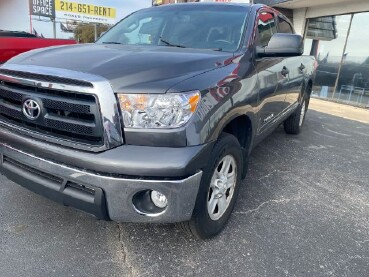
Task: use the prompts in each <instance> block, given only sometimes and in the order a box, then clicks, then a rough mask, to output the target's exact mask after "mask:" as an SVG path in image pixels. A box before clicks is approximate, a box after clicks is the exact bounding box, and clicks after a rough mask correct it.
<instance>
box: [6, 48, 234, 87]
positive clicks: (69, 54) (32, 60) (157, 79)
mask: <svg viewBox="0 0 369 277" xmlns="http://www.w3.org/2000/svg"><path fill="white" fill-rule="evenodd" d="M232 57H233V53H226V52H219V51H211V50H197V49H186V48H176V47H165V46H155V47H151V46H128V45H110V44H109V45H102V44H84V45H75V46H62V47H51V48H45V49H42V50H35V51H31V52H28V53H24V54H22V55H20V56H17V57H15V58H13V59H11V60H10V61H9V63H10V64H18V65H37V66H46V67H53V68H62V69H68V70H73V71H78V72H84V73H90V74H94V75H99V76H102V77H104V78H106V79H107V80H109V81H110V83H111V85H112V87H113V90H114V91H115V92H140V93H163V92H165V91H167V90H168V89H169V88H171V87H172V86H174V85H175V84H177V83H179V82H181V81H184V80H186V79H188V78H191V77H194V76H196V75H199V74H202V73H204V72H207V71H210V70H212V69H215V68H217V67H221V66H224V65H226V64H227V63H229V62H230V61H231V60H232Z"/></svg>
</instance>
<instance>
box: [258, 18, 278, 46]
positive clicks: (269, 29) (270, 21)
mask: <svg viewBox="0 0 369 277" xmlns="http://www.w3.org/2000/svg"><path fill="white" fill-rule="evenodd" d="M276 32H277V28H276V23H275V20H274V15H273V14H272V13H267V12H263V13H261V14H259V21H258V33H259V39H258V46H261V47H265V46H267V45H268V43H269V41H270V39H271V38H272V36H273V34H275V33H276Z"/></svg>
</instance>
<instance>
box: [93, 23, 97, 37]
mask: <svg viewBox="0 0 369 277" xmlns="http://www.w3.org/2000/svg"><path fill="white" fill-rule="evenodd" d="M94 30H95V41H97V24H94Z"/></svg>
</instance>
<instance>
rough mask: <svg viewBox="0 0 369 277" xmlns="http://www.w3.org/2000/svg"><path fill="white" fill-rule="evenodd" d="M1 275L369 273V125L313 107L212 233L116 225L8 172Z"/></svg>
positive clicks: (267, 145) (266, 155) (278, 141)
mask: <svg viewBox="0 0 369 277" xmlns="http://www.w3.org/2000/svg"><path fill="white" fill-rule="evenodd" d="M0 219H1V225H0V276H2V277H8V276H19V277H21V276H124V277H126V276H127V277H130V276H204V277H206V276H242V277H243V276H273V277H274V276H350V277H351V276H355V277H356V276H364V277H366V276H369V124H365V123H361V122H357V121H352V120H349V119H345V118H342V117H337V116H332V115H329V114H325V113H321V112H317V111H313V110H311V111H309V113H308V115H307V118H306V122H305V126H304V130H303V132H302V133H301V134H300V135H298V136H289V135H286V134H285V133H284V131H283V128H278V129H277V130H276V131H275V132H274V133H273V134H272V135H271V136H270V137H268V138H267V139H266V140H265V141H264V142H262V143H261V144H260V145H259V146H257V148H256V149H255V150H254V152H253V154H252V157H251V161H250V170H249V174H248V176H247V178H246V180H245V181H244V182H243V185H242V188H241V191H240V195H239V199H238V202H237V205H236V208H235V211H234V215H233V216H232V218H231V220H230V223H229V224H228V226H227V227H226V229H225V230H224V232H223V233H222V234H221V235H220V236H218V237H216V238H215V239H212V240H208V241H198V240H194V239H192V238H190V237H188V236H186V235H185V234H183V233H182V232H181V231H180V230H178V229H177V228H176V227H175V226H173V225H147V224H127V223H122V224H117V223H114V222H104V221H98V220H96V219H94V218H93V217H91V216H89V215H86V214H84V213H81V212H79V211H76V210H74V209H71V208H68V207H63V206H60V205H58V204H55V203H53V202H51V201H49V200H46V199H44V198H42V197H40V196H38V195H35V194H33V193H31V192H28V191H27V190H25V189H23V188H21V187H20V186H18V185H16V184H14V183H12V182H10V181H8V180H7V179H6V178H5V177H4V176H1V175H0Z"/></svg>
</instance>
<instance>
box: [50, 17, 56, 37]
mask: <svg viewBox="0 0 369 277" xmlns="http://www.w3.org/2000/svg"><path fill="white" fill-rule="evenodd" d="M51 21H52V22H53V34H54V38H56V22H55V17H53V18H51Z"/></svg>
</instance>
